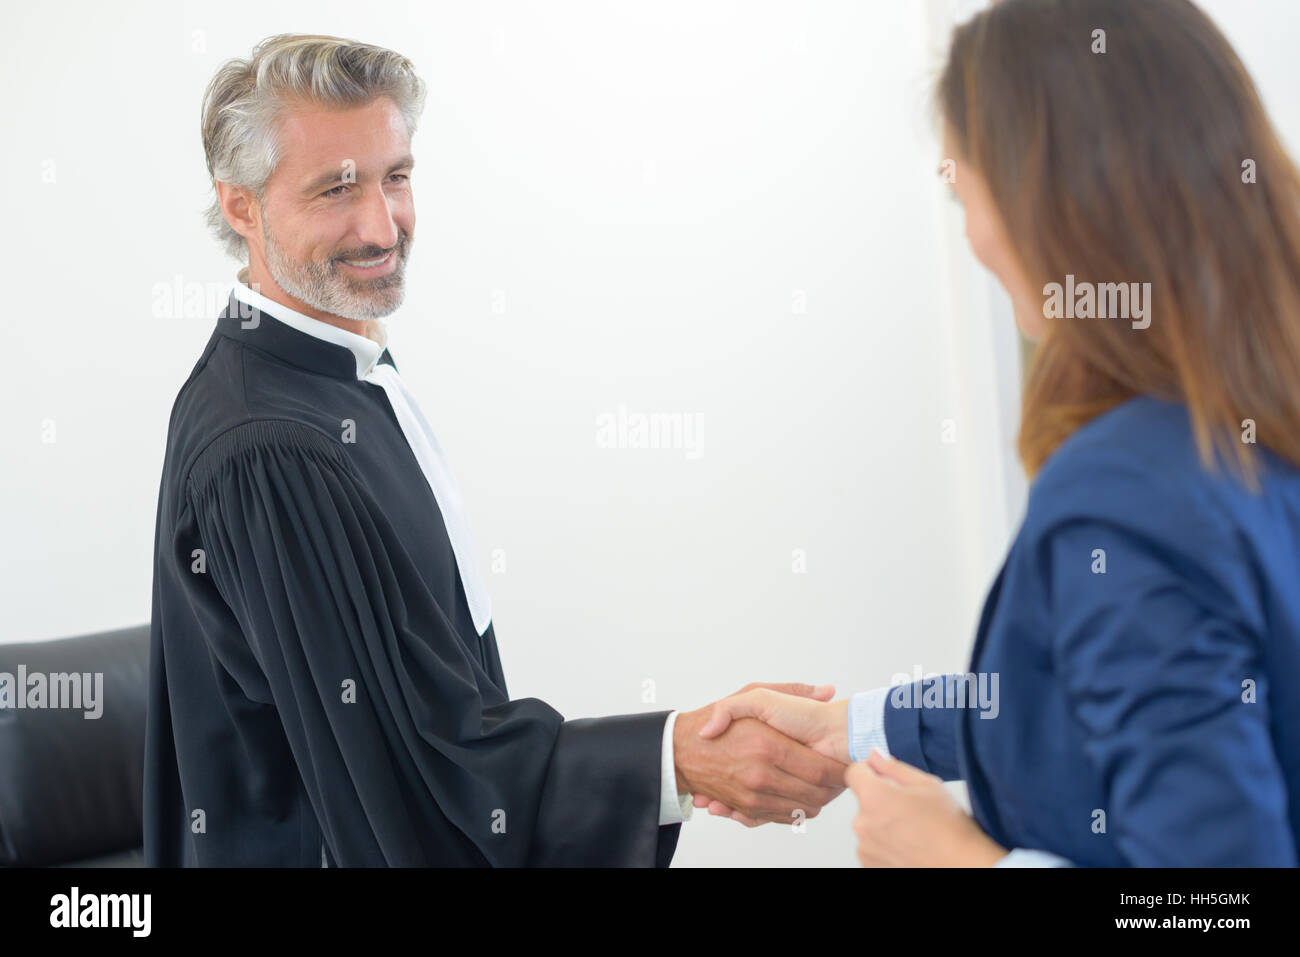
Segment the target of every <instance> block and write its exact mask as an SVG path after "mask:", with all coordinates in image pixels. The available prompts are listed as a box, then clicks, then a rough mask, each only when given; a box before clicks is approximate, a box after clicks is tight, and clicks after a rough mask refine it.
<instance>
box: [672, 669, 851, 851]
mask: <svg viewBox="0 0 1300 957" xmlns="http://www.w3.org/2000/svg"><path fill="white" fill-rule="evenodd" d="M776 689H779V692H784V693H786V694H787V695H803V696H812V697H814V698H815V699H818V700H820V701H824V700H825V699H826V698H829V697H830V696H831V695H833V694H834V693H835V690H834V688H829V687H824V688H812V687H810V686H808V685H759V684H753V685H746V686H745V687H744V688H742V689H741V690H740V691H739V692H737V696H743V695H745V694H748V693H751V692H754V691H758V690H764V691H773V693H777V690H776ZM735 697H736V696H733V698H735ZM724 700H732V699H724ZM801 700H807V699H806V698H804V699H801ZM814 703H816V702H814ZM716 707H717V705H710V706H707V707H704V708H700V709H699V710H697V711H688V712H684V713H682V714H679V715H678V716H677V722H676V724H675V726H674V728H673V753H674V756H675V759H676V764H677V787H678V788H679V789H680V790H682V791H691V792H693V793H694V794H695V795H696V803H697V805H698V804H699V802H700V801H701V800H706V801H707V800H710V799H713V800H714V801H716V802H717V803H718V805H719V806H726V807H727V808H728V810H729V811H731V809H733V808H734V809H735V810H734V812H731V813H730V816H731V817H733V818H735V819H736V820H738V821H740V822H741V823H743V824H745V825H746V826H749V827H754V826H757V825H758V824H761V823H763V822H764V821H773V822H780V823H786V824H789V823H793V822H794V821H796V820H798V819H799V813H800V812H802V815H803V817H804V818H812V817H816V816H817V815H818V814H819V813H820V812H821V809H822V807H824V806H825V805H826V804H828V803H829V802H830V801H832V800H833V799H834V798H835V797H837V796H838V795H839V794H840V793H841V792H842V791H843V790H844V772H845V770H846V762H847V754H846V755H845V757H846V760H845V761H840V760H837V759H835V758H833V757H828V756H827V755H825V754H819V753H817V752H816V751H814V750H813V749H811V748H809V747H806V746H805V745H803V744H800V743H799V742H797V741H794V740H792V739H791V738H789V737H788V736H786V735H784V734H782V733H780V732H779V731H777V730H776V729H775V728H772V727H770V726H768V725H766V724H764V723H763V722H761V721H759V720H757V719H755V718H751V717H747V716H744V717H735V718H733V717H730V716H729V717H728V719H727V725H728V726H729V727H727V729H726V734H722V733H721V730H718V731H715V732H714V733H713V735H712V736H711V737H708V738H705V737H701V736H700V734H699V732H700V731H701V729H703V728H704V726H705V725H706V724H708V723H709V722H710V719H711V718H712V716H713V714H714V711H715V708H716ZM728 713H729V714H730V712H728ZM718 735H721V736H720V737H719V736H718Z"/></svg>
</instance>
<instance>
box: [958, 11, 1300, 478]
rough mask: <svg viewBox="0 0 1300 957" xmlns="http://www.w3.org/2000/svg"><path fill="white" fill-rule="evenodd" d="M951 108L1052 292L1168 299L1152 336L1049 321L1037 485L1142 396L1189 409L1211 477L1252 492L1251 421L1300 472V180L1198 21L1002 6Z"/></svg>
mask: <svg viewBox="0 0 1300 957" xmlns="http://www.w3.org/2000/svg"><path fill="white" fill-rule="evenodd" d="M1098 30H1101V31H1104V36H1103V35H1102V34H1097V33H1095V32H1094V31H1098ZM1099 40H1101V41H1104V44H1105V46H1104V50H1105V52H1094V50H1099V49H1100V46H1099V43H1098V41H1099ZM937 105H938V107H939V111H940V113H941V114H942V118H943V119H944V120H945V121H946V122H947V124H948V127H949V129H950V130H951V135H952V136H953V138H954V142H955V144H956V148H957V149H958V150H960V152H961V154H962V156H963V157H964V159H965V160H966V161H967V162H969V163H970V164H971V165H973V167H974V168H975V169H976V170H977V171H978V172H979V173H980V175H981V176H982V177H983V178H984V179H985V180H986V181H987V183H988V187H989V190H990V192H991V194H992V197H993V201H994V204H995V206H996V207H997V209H998V212H999V213H1000V215H1001V217H1002V220H1003V223H1004V225H1005V226H1006V229H1007V234H1008V236H1009V237H1010V239H1011V243H1012V246H1013V248H1014V251H1015V253H1016V255H1017V256H1018V257H1019V259H1020V262H1021V263H1022V265H1023V266H1024V269H1025V274H1026V275H1027V276H1028V277H1029V279H1030V281H1031V283H1034V284H1036V287H1035V288H1042V287H1045V286H1046V284H1048V283H1052V282H1055V283H1059V284H1064V283H1065V282H1066V276H1067V275H1070V274H1072V275H1073V276H1074V277H1075V278H1076V281H1077V282H1079V283H1082V282H1085V281H1086V282H1090V283H1093V284H1094V285H1099V284H1101V283H1119V282H1129V283H1132V282H1140V283H1146V282H1149V283H1150V284H1151V286H1150V301H1149V303H1148V307H1149V308H1150V310H1151V312H1150V325H1149V327H1147V328H1145V329H1141V328H1134V327H1133V324H1132V323H1130V322H1128V321H1123V320H1119V321H1117V320H1115V319H1077V318H1075V319H1054V318H1053V319H1046V320H1045V326H1046V329H1047V331H1046V333H1045V335H1044V336H1043V338H1042V341H1041V342H1040V344H1039V346H1038V349H1037V350H1036V353H1035V355H1034V358H1033V361H1032V363H1031V365H1030V368H1029V372H1028V376H1027V381H1026V385H1025V393H1024V403H1023V412H1022V416H1021V423H1020V438H1019V450H1020V458H1021V461H1022V463H1023V464H1024V467H1025V470H1026V472H1027V473H1028V474H1029V475H1030V476H1033V475H1034V474H1035V473H1036V472H1037V471H1038V469H1039V468H1040V467H1041V466H1042V464H1043V462H1044V461H1045V460H1046V459H1047V458H1048V457H1049V456H1050V455H1051V454H1052V453H1053V452H1054V451H1055V450H1056V449H1057V447H1058V446H1059V445H1060V444H1061V442H1062V441H1064V440H1065V438H1066V437H1067V436H1069V435H1070V433H1071V432H1073V431H1074V430H1075V429H1077V428H1078V427H1079V426H1080V425H1082V424H1083V423H1085V422H1087V421H1088V420H1089V419H1091V418H1092V417H1093V416H1095V415H1097V414H1099V413H1101V412H1103V411H1105V410H1107V409H1109V408H1111V407H1113V406H1114V405H1116V404H1118V403H1119V402H1122V401H1124V400H1125V399H1127V398H1130V397H1132V396H1134V395H1139V394H1146V395H1154V396H1157V397H1160V398H1167V399H1172V400H1175V401H1179V402H1182V403H1184V404H1185V405H1186V406H1187V408H1188V411H1189V415H1190V419H1191V423H1192V427H1193V431H1194V434H1195V437H1196V444H1197V448H1198V451H1199V453H1200V456H1201V458H1202V460H1203V461H1204V462H1205V464H1206V465H1207V466H1208V467H1210V468H1213V467H1214V465H1215V450H1218V451H1219V452H1221V453H1224V454H1225V456H1226V460H1227V462H1229V463H1230V464H1232V463H1235V464H1236V465H1237V466H1239V467H1240V472H1241V474H1242V475H1243V476H1244V477H1245V478H1246V479H1247V481H1248V483H1249V484H1250V485H1251V486H1252V487H1256V486H1255V475H1256V467H1257V465H1258V463H1257V462H1256V461H1255V456H1254V455H1253V454H1252V453H1253V452H1254V448H1253V447H1252V446H1250V445H1248V444H1247V441H1245V439H1244V435H1245V432H1244V430H1245V429H1246V427H1247V425H1248V423H1246V421H1245V420H1247V419H1249V420H1253V422H1254V435H1255V439H1256V441H1257V442H1258V444H1259V445H1264V446H1267V447H1268V448H1270V449H1272V450H1273V451H1274V452H1276V453H1278V454H1279V455H1280V456H1282V457H1283V458H1285V459H1287V460H1289V461H1290V462H1292V463H1294V464H1296V465H1300V174H1297V171H1296V167H1295V164H1294V163H1293V162H1292V161H1291V159H1290V158H1289V157H1288V156H1287V154H1286V151H1285V150H1284V149H1283V147H1282V145H1281V143H1280V142H1279V140H1278V137H1277V134H1276V132H1275V131H1274V129H1273V127H1272V124H1271V123H1270V121H1269V118H1268V116H1267V114H1266V113H1265V111H1264V107H1263V105H1262V104H1261V102H1260V99H1259V95H1258V93H1257V92H1256V90H1255V86H1254V84H1253V83H1252V81H1251V79H1250V76H1249V74H1247V72H1246V69H1245V67H1244V66H1242V64H1241V61H1240V60H1239V59H1238V58H1237V55H1236V54H1235V53H1234V52H1233V50H1232V47H1231V46H1230V45H1229V43H1228V41H1227V40H1226V39H1225V38H1224V36H1223V34H1222V33H1220V32H1219V30H1218V28H1217V27H1215V25H1214V24H1213V23H1212V22H1211V21H1210V19H1209V18H1208V17H1207V16H1205V14H1204V13H1202V11H1201V10H1200V9H1199V8H1197V7H1196V6H1195V5H1194V4H1192V3H1191V2H1189V0H1001V2H997V3H995V4H994V5H993V6H992V7H990V8H989V9H987V10H984V11H982V12H981V13H979V14H977V15H976V16H975V17H974V18H973V19H971V20H969V21H968V22H966V23H964V24H963V25H961V26H960V27H958V28H957V30H956V31H955V33H954V35H953V42H952V47H951V50H950V52H949V57H948V62H947V65H946V67H945V68H944V71H943V74H942V77H941V79H940V81H939V85H938V88H937ZM1252 172H1253V179H1254V182H1250V181H1249V180H1250V179H1251V178H1252V176H1251V173H1252ZM1046 292H1047V290H1046V289H1045V288H1044V294H1045V295H1046Z"/></svg>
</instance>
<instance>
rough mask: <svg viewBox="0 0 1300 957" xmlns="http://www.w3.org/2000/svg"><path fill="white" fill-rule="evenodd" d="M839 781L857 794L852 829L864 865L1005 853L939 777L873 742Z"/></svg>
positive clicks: (977, 860) (976, 862) (976, 863)
mask: <svg viewBox="0 0 1300 957" xmlns="http://www.w3.org/2000/svg"><path fill="white" fill-rule="evenodd" d="M844 783H845V784H847V785H848V786H849V787H850V788H852V789H853V793H854V794H856V795H857V796H858V814H857V817H855V818H854V819H853V831H854V833H855V834H857V836H858V860H859V861H860V862H861V863H862V866H863V867H992V866H993V864H994V863H995V862H996V861H997V860H999V859H1000V858H1002V857H1005V856H1006V854H1007V851H1006V849H1005V848H1003V847H1001V846H1000V845H998V843H997V842H996V841H994V840H993V839H992V838H990V837H989V836H988V835H987V834H985V833H984V831H983V830H981V829H980V826H979V825H978V824H976V823H975V819H974V818H973V817H971V816H970V815H969V814H967V813H966V812H965V811H964V810H963V809H962V807H961V805H959V804H958V803H957V802H956V801H955V800H953V797H952V795H950V794H949V793H948V791H947V790H946V789H945V788H944V786H943V781H942V779H940V778H939V777H937V776H935V775H933V774H927V773H926V772H924V771H922V770H921V769H920V768H916V767H913V766H912V765H910V764H906V763H904V762H903V761H899V760H898V759H896V758H891V757H885V756H884V755H883V754H881V753H880V752H879V751H877V750H875V749H874V748H873V749H872V751H871V754H870V755H869V756H868V757H867V760H865V761H859V762H857V763H856V764H853V765H851V766H850V767H849V769H848V771H846V772H845V774H844Z"/></svg>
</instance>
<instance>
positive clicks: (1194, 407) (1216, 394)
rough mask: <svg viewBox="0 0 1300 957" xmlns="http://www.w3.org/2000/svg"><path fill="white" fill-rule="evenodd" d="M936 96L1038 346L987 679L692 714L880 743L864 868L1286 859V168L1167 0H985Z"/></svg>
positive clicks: (979, 240)
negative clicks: (752, 719)
mask: <svg viewBox="0 0 1300 957" xmlns="http://www.w3.org/2000/svg"><path fill="white" fill-rule="evenodd" d="M938 101H939V107H940V112H941V114H942V119H943V121H944V129H945V136H944V156H945V157H947V158H951V159H952V160H953V161H954V162H953V164H952V165H950V166H947V165H946V166H945V167H944V168H945V169H947V170H952V171H954V172H955V178H953V182H952V189H953V190H954V192H955V193H956V196H957V197H958V199H959V200H960V201H961V203H962V205H963V206H964V208H965V212H966V234H967V237H968V239H969V240H970V244H971V248H972V249H973V251H974V253H975V255H976V256H977V257H978V258H979V259H980V260H981V262H983V263H984V265H985V266H987V267H988V268H989V269H990V270H991V271H992V272H993V273H994V274H995V275H996V277H997V279H998V280H999V282H1000V283H1001V284H1002V286H1003V287H1004V288H1005V289H1006V290H1007V292H1008V294H1009V296H1010V297H1011V299H1012V302H1013V304H1014V307H1015V313H1016V318H1017V322H1018V324H1019V325H1020V327H1021V329H1022V330H1023V331H1024V332H1025V333H1026V334H1027V335H1028V336H1030V337H1031V338H1034V339H1037V340H1038V341H1039V345H1038V349H1037V353H1036V355H1035V357H1034V360H1033V364H1032V367H1031V369H1030V372H1029V376H1028V382H1027V385H1026V389H1025V393H1024V402H1023V418H1022V422H1021V429H1020V436H1019V450H1020V455H1021V459H1022V461H1023V463H1024V466H1025V469H1026V471H1027V472H1028V473H1029V475H1030V476H1031V478H1032V486H1031V489H1030V495H1029V502H1028V507H1027V511H1026V514H1025V518H1024V521H1023V524H1022V526H1021V528H1020V529H1019V532H1018V534H1017V536H1016V538H1015V540H1014V542H1013V544H1012V546H1011V548H1010V551H1009V552H1008V554H1007V556H1006V560H1005V562H1004V564H1003V567H1002V569H1001V571H1000V573H999V574H998V577H997V579H996V581H995V583H994V585H993V586H992V589H991V591H990V593H989V595H988V598H987V601H986V603H985V607H984V612H983V615H982V616H981V620H980V622H979V627H978V631H977V636H976V641H975V647H974V652H973V655H972V661H971V664H970V673H971V675H970V676H967V677H974V678H979V677H981V676H982V677H983V678H990V677H992V676H996V677H997V681H996V682H990V681H986V682H985V683H984V684H983V685H979V687H982V688H987V687H992V688H994V689H995V690H997V691H998V692H999V693H998V695H997V698H998V700H997V701H996V702H994V703H993V707H984V706H981V707H979V708H976V707H972V706H969V705H968V706H966V707H960V706H958V707H953V702H954V700H957V699H956V698H955V695H954V694H953V692H955V691H961V690H964V689H965V687H966V685H965V683H964V682H963V681H962V680H961V679H962V677H963V676H960V675H948V676H943V677H942V678H938V679H934V680H932V681H922V682H917V683H916V684H914V685H912V686H900V687H899V688H897V689H892V690H891V689H877V690H876V691H874V692H867V693H864V694H862V695H856V696H854V698H853V699H852V700H851V701H838V702H829V703H823V702H818V701H812V700H808V699H801V698H794V697H789V696H785V695H780V694H777V693H776V692H771V691H753V692H749V693H747V694H744V695H740V696H736V697H733V698H730V699H726V700H725V701H724V702H722V703H720V704H719V705H718V706H717V708H716V711H715V714H714V716H713V718H712V719H711V723H710V725H709V726H708V727H706V728H705V729H704V730H703V731H702V732H701V733H702V734H704V735H705V736H713V735H716V734H718V733H720V732H721V731H722V730H723V729H725V727H726V726H727V724H728V723H729V722H730V721H731V720H732V719H733V718H736V717H740V716H743V715H750V716H756V717H760V718H763V719H765V720H767V721H769V722H770V723H771V724H773V725H775V726H776V727H777V728H778V729H779V730H782V731H784V732H786V733H787V734H791V735H792V736H795V737H799V738H801V739H802V740H804V741H806V742H809V743H812V744H813V745H814V746H815V747H817V748H818V749H820V750H822V751H824V752H825V753H827V754H831V755H833V756H836V757H838V758H839V759H840V760H843V761H849V760H850V759H853V760H857V761H860V760H861V759H862V758H863V757H866V756H867V753H868V751H869V750H870V749H871V746H872V745H873V744H874V745H876V748H877V750H878V751H880V752H882V753H878V754H874V755H871V756H870V759H869V760H868V761H866V762H865V763H859V764H854V765H853V766H852V767H851V768H850V770H849V773H848V775H847V777H846V782H847V783H848V784H849V785H850V786H851V787H852V788H853V789H854V791H855V793H857V795H858V798H859V801H860V802H861V804H860V812H859V815H858V817H857V820H856V822H855V830H856V831H857V834H858V837H859V848H858V852H859V858H860V859H861V861H862V863H863V864H867V865H880V864H894V865H970V866H987V865H992V864H1014V863H1019V862H1022V861H1025V862H1030V863H1063V862H1071V863H1075V864H1080V865H1100V866H1115V865H1139V866H1149V865H1160V866H1178V865H1202V866H1222V865H1231V866H1236V865H1269V866H1278V865H1283V866H1285V865H1290V866H1294V865H1296V863H1297V859H1298V857H1300V843H1298V842H1300V695H1296V694H1295V693H1294V689H1295V687H1296V686H1297V684H1300V177H1298V176H1297V173H1296V169H1295V166H1294V165H1293V163H1292V162H1291V161H1290V159H1289V158H1288V157H1287V155H1286V153H1285V151H1284V150H1283V148H1282V147H1281V145H1280V144H1279V142H1278V139H1277V136H1276V134H1275V133H1274V131H1273V129H1272V127H1271V126H1270V123H1269V120H1268V118H1267V116H1266V114H1265V112H1264V110H1263V107H1262V106H1261V104H1260V100H1259V97H1258V95H1257V93H1256V91H1255V89H1254V86H1253V85H1252V83H1251V80H1250V78H1249V77H1248V75H1247V73H1246V71H1245V69H1244V68H1243V66H1242V64H1241V63H1240V61H1239V60H1238V58H1237V57H1236V55H1235V54H1234V53H1233V51H1232V49H1231V47H1230V46H1229V44H1228V43H1227V41H1226V40H1225V39H1224V37H1223V36H1222V34H1220V32H1219V31H1218V29H1217V28H1216V27H1215V26H1214V25H1213V24H1212V23H1211V22H1210V21H1209V20H1208V19H1207V18H1206V17H1205V15H1204V14H1203V13H1202V12H1201V11H1200V10H1199V9H1197V8H1196V7H1195V6H1193V5H1192V4H1191V3H1189V2H1187V0H1144V2H1142V3H1133V2H1132V0H1004V2H1002V3H998V4H996V5H994V6H993V7H991V8H990V9H988V10H986V11H984V12H982V13H980V14H979V15H977V16H976V17H975V18H974V19H972V20H971V21H970V22H968V23H966V24H964V25H963V26H961V27H959V28H958V29H957V31H956V33H955V34H954V38H953V43H952V48H951V52H950V55H949V59H948V63H947V66H946V68H945V70H944V72H943V75H942V78H941V80H940V83H939V86H938ZM1119 284H1127V285H1126V286H1125V287H1121V286H1120V285H1119ZM1148 284H1149V285H1148ZM1124 293H1127V294H1128V295H1127V296H1125V295H1124ZM1126 299H1127V302H1126V301H1125V300H1126ZM1071 305H1073V307H1074V308H1070V307H1071ZM1126 307H1127V308H1126ZM969 687H971V688H974V687H976V685H975V683H974V681H972V682H971V683H970V685H969ZM957 703H958V704H959V705H960V701H959V700H957ZM887 755H892V756H887ZM947 780H965V781H966V782H967V783H968V785H969V788H970V795H971V806H972V810H973V812H974V816H973V817H971V816H970V815H967V814H966V813H965V812H964V811H963V810H962V809H961V808H960V807H959V806H958V805H957V804H956V802H954V801H953V800H952V798H951V797H950V796H949V795H948V793H947V791H946V790H945V789H944V788H943V787H942V786H941V781H947ZM696 803H697V805H698V806H701V807H703V806H706V805H707V806H709V808H710V811H711V813H715V814H728V813H731V812H730V809H729V808H726V807H725V806H723V805H720V804H718V803H717V802H712V803H710V802H709V799H708V798H707V797H706V796H697V799H696ZM746 823H751V822H748V821H747V822H746Z"/></svg>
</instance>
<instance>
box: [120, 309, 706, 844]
mask: <svg viewBox="0 0 1300 957" xmlns="http://www.w3.org/2000/svg"><path fill="white" fill-rule="evenodd" d="M241 309H243V310H244V315H247V307H245V306H243V305H242V304H241V303H239V301H238V300H236V299H235V298H234V297H233V296H232V298H231V301H230V304H229V305H228V307H227V309H226V310H225V311H224V312H223V313H222V315H221V317H220V318H219V319H218V320H217V324H216V328H215V330H214V331H213V334H212V337H211V339H210V340H209V341H208V344H207V346H206V347H205V349H204V351H203V354H202V356H201V357H200V359H199V361H198V363H197V364H196V365H195V367H194V370H193V372H192V373H191V374H190V377H189V379H188V380H187V381H186V383H185V385H184V386H183V387H182V389H181V391H180V393H179V395H178V396H177V398H176V402H175V405H174V407H173V410H172V415H171V421H170V423H169V426H168V437H167V450H166V457H165V461H164V465H163V475H162V484H161V488H160V490H159V498H158V518H157V527H156V532H155V546H154V549H155V555H154V589H153V617H152V646H151V660H150V676H149V680H150V697H149V713H148V724H147V734H146V754H145V790H144V814H145V823H144V827H145V833H144V851H145V858H146V862H147V863H148V864H149V865H151V866H175V865H277V866H304V867H320V866H336V865H344V866H348V865H361V866H383V865H392V866H418V865H497V866H522V865H628V866H654V865H658V866H667V865H668V862H669V861H670V860H671V858H672V855H673V852H674V850H675V848H676V844H677V835H678V830H679V828H680V825H678V824H674V825H668V826H663V827H661V826H660V825H659V798H660V793H659V792H660V757H661V753H660V748H661V743H662V735H663V730H664V722H665V720H666V718H667V715H668V712H666V711H661V712H655V713H645V714H632V715H622V716H615V717H607V718H588V719H582V720H576V721H565V720H564V718H563V716H561V715H560V714H559V713H558V712H556V711H555V709H553V708H551V707H550V706H549V705H547V704H546V703H544V702H542V701H540V700H538V699H536V698H522V699H519V700H514V701H512V700H510V697H509V695H508V693H507V691H506V681H505V676H504V674H503V673H502V668H501V659H500V656H499V654H498V652H497V644H496V638H495V635H494V631H493V628H492V626H491V624H489V625H488V627H487V629H486V630H485V632H484V633H483V634H482V635H481V636H480V635H479V634H478V631H477V629H476V628H475V627H474V623H473V621H472V619H471V617H470V611H469V607H468V605H467V602H466V599H465V595H464V590H463V588H462V586H461V580H460V574H459V571H458V570H457V566H456V560H455V556H454V554H453V551H452V547H451V542H450V540H449V538H448V536H447V532H446V529H445V528H444V525H443V519H442V516H441V514H440V512H439V510H438V506H437V502H436V499H435V498H434V496H433V493H432V491H431V489H430V487H429V484H428V482H427V481H426V479H425V477H424V474H423V473H422V471H421V469H420V466H419V464H418V462H417V460H416V458H415V455H414V453H413V452H412V450H411V448H410V446H409V445H408V444H407V441H406V439H405V436H404V435H403V433H402V431H401V428H400V426H399V425H398V422H397V419H396V418H395V416H394V413H393V411H392V407H391V405H390V404H389V402H388V399H387V397H386V394H385V391H384V389H383V388H381V387H380V386H378V385H376V384H374V383H371V382H365V381H363V380H359V379H358V378H357V370H356V360H355V358H354V356H353V354H352V352H351V351H350V350H349V349H347V348H346V347H344V346H341V345H336V344H334V343H332V342H326V341H324V340H321V339H317V338H315V337H314V336H310V335H308V334H306V333H304V332H300V331H299V330H297V329H295V328H293V327H291V326H289V325H287V324H285V323H282V322H279V321H278V320H276V319H274V318H273V317H272V316H270V315H269V314H267V313H266V312H261V313H260V315H259V316H257V319H258V321H257V322H256V324H254V323H253V322H252V321H249V320H241V319H240V310H241ZM379 361H381V362H387V363H389V364H390V365H393V367H394V368H396V364H395V363H393V360H392V356H391V355H390V354H389V353H388V352H387V350H385V351H384V352H383V354H382V356H381V357H380V360H379ZM345 420H351V422H352V423H353V426H354V427H353V429H352V430H351V432H350V433H349V432H347V431H345V430H346V429H347V425H346V423H345ZM349 439H351V440H349Z"/></svg>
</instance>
